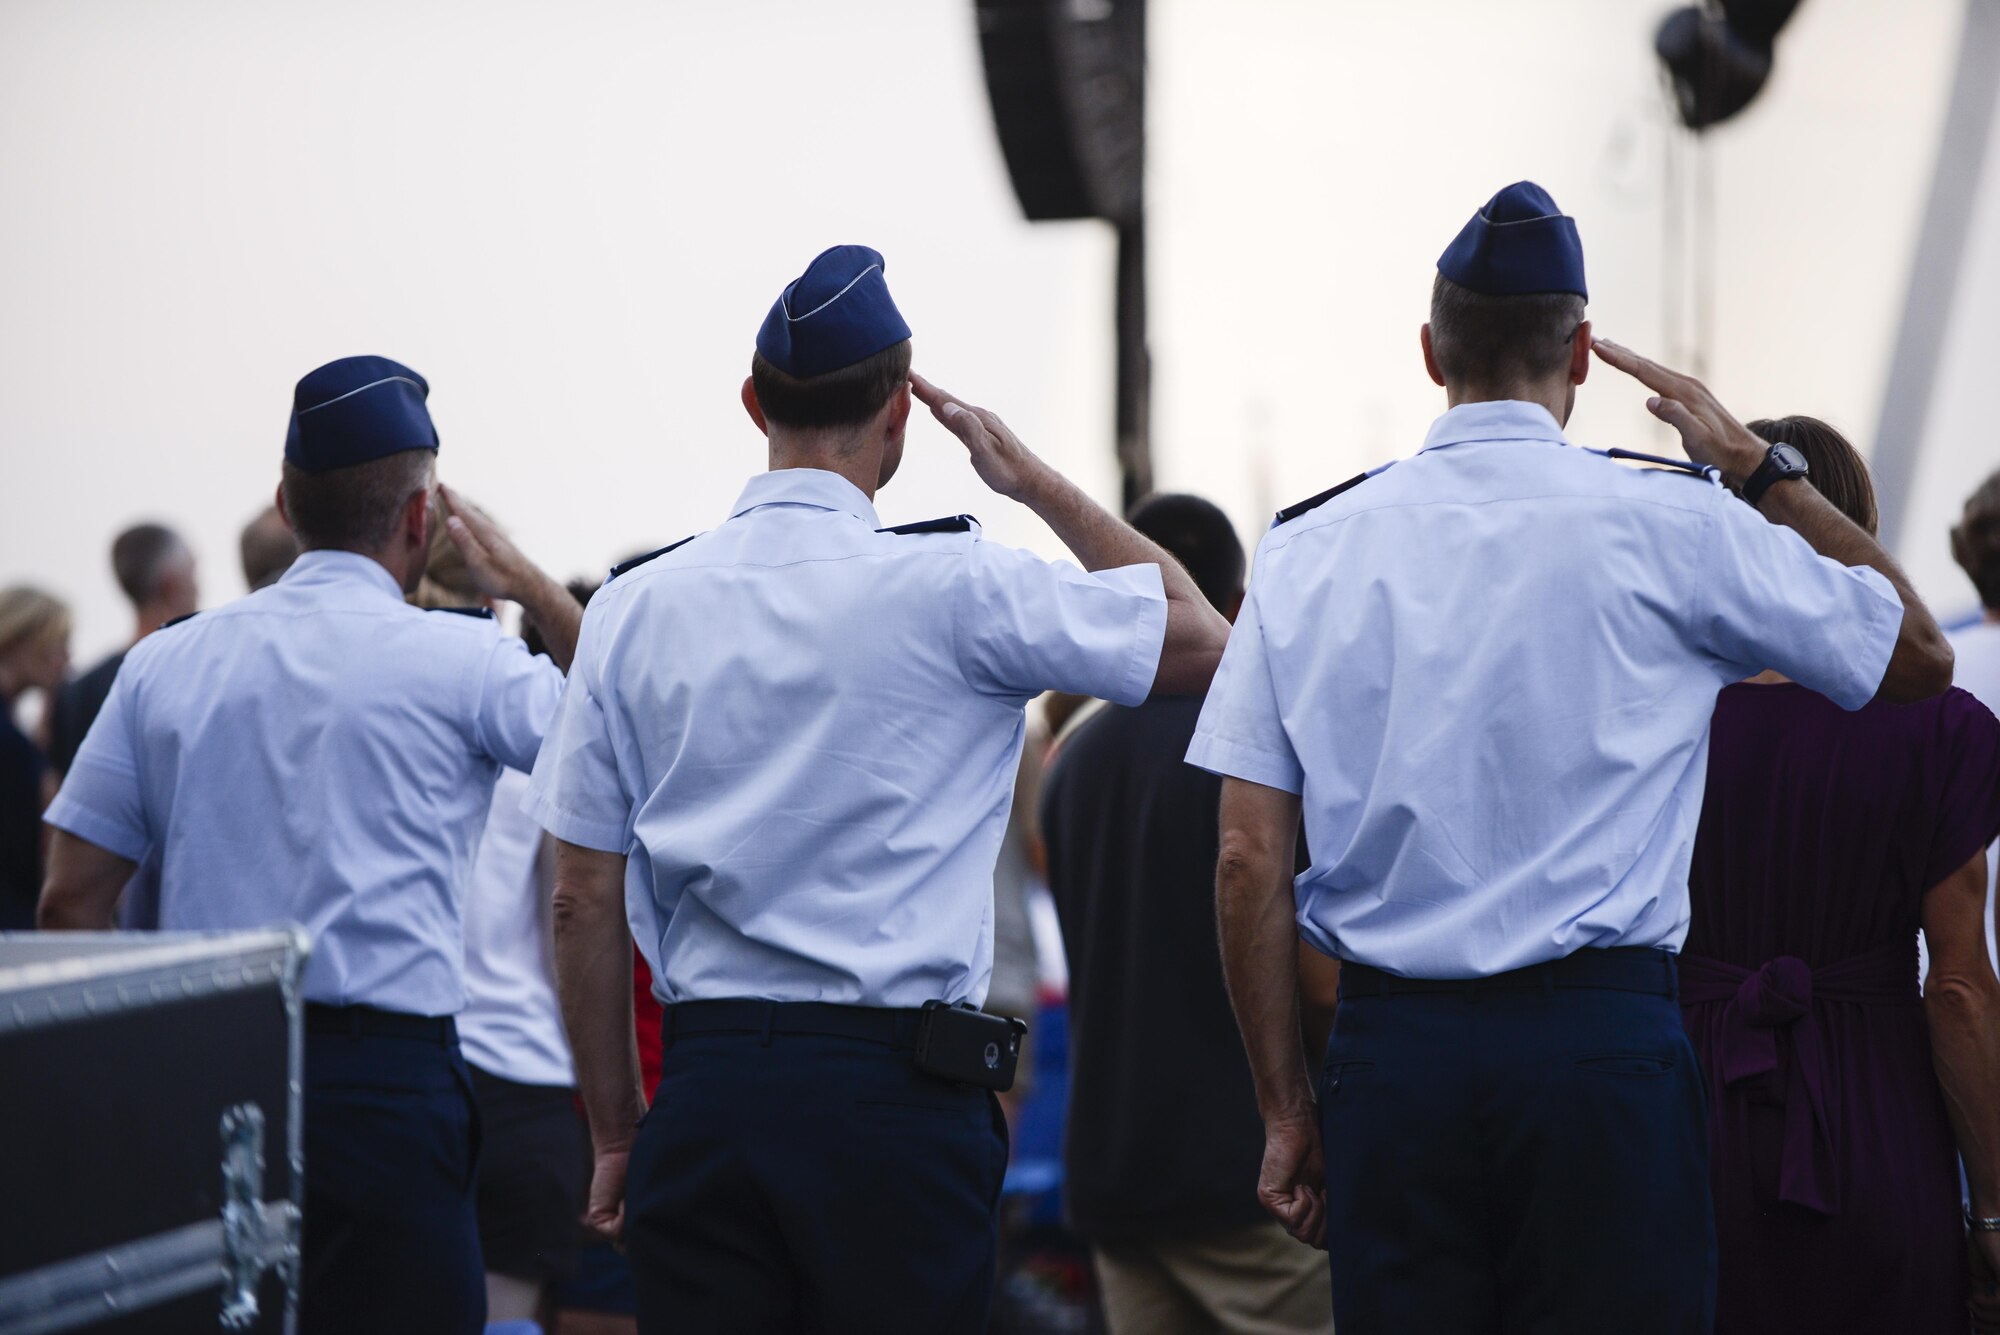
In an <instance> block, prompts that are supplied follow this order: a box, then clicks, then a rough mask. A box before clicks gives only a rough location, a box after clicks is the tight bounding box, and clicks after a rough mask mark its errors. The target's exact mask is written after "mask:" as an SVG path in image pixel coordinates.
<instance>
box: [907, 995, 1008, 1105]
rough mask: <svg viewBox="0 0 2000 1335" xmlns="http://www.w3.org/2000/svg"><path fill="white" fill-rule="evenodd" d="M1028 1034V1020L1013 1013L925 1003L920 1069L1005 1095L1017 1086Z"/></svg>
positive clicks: (921, 1020)
mask: <svg viewBox="0 0 2000 1335" xmlns="http://www.w3.org/2000/svg"><path fill="white" fill-rule="evenodd" d="M1027 1033H1028V1025H1027V1022H1026V1021H1024V1020H1016V1019H1014V1018H1013V1017H1012V1016H1007V1015H988V1014H987V1013H986V1012H984V1011H976V1010H973V1009H972V1008H971V1007H970V1006H964V1005H958V1006H953V1005H947V1004H946V1003H944V1002H942V1001H926V1002H925V1003H924V1013H923V1015H922V1016H920V1017H919V1018H918V1020H917V1051H916V1061H917V1069H918V1070H919V1071H922V1072H923V1073H924V1074H925V1075H934V1076H936V1077H938V1078H939V1079H940V1080H956V1081H958V1082H959V1083H960V1084H966V1085H977V1086H978V1087H979V1088H981V1089H990V1090H993V1091H995V1092H996V1093H1003V1094H1004V1093H1005V1092H1006V1091H1008V1090H1010V1089H1012V1088H1013V1087H1014V1069H1015V1067H1016V1066H1017V1065H1019V1063H1020V1060H1021V1040H1022V1039H1023V1038H1024V1037H1026V1036H1027Z"/></svg>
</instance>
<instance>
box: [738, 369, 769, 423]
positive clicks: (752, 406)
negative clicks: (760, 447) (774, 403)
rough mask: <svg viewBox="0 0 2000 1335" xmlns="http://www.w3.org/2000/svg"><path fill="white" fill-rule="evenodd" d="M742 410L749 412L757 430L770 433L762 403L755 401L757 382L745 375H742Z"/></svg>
mask: <svg viewBox="0 0 2000 1335" xmlns="http://www.w3.org/2000/svg"><path fill="white" fill-rule="evenodd" d="M743 411H744V412H746V413H749V414H750V420H751V421H753V422H755V423H756V424H757V429H758V430H759V431H761V432H763V433H764V434H765V435H767V436H768V435H770V434H771V424H770V423H769V422H766V421H765V420H764V405H763V404H761V403H759V402H757V384H756V382H755V381H754V380H752V379H751V378H750V377H749V376H747V375H746V376H744V377H743Z"/></svg>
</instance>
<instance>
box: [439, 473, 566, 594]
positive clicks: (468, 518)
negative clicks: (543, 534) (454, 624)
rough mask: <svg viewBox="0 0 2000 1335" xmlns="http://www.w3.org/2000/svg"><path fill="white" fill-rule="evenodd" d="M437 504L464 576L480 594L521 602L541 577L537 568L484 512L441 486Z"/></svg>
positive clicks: (440, 484)
mask: <svg viewBox="0 0 2000 1335" xmlns="http://www.w3.org/2000/svg"><path fill="white" fill-rule="evenodd" d="M438 505H439V508H440V509H442V510H443V511H444V527H445V532H447V533H449V534H450V535H451V540H452V542H453V544H454V545H456V546H457V548H458V550H459V552H460V553H461V554H463V555H464V557H465V569H466V573H468V574H470V575H471V576H472V582H473V583H474V584H476V585H478V586H479V591H480V592H481V593H483V594H485V595H486V596H487V597H488V598H506V599H510V600H513V601H515V602H519V601H521V598H522V594H523V593H524V591H525V590H526V589H527V588H528V586H529V584H530V583H531V582H532V581H533V580H534V579H535V578H537V577H539V576H540V575H541V570H540V568H539V567H537V566H536V565H535V564H534V563H533V562H532V561H530V560H528V558H527V557H525V556H523V555H521V549H520V548H518V547H516V546H515V545H514V544H513V543H512V542H510V541H508V539H507V535H506V534H504V533H502V532H501V531H500V527H499V525H497V524H495V523H494V522H493V521H492V520H491V519H490V518H488V517H487V515H486V513H485V512H484V511H483V510H481V509H480V508H479V507H478V506H476V505H472V504H469V503H468V502H467V501H465V500H464V499H463V498H462V497H460V496H459V494H458V493H457V492H455V491H453V490H452V489H451V488H450V487H447V486H445V485H444V484H443V483H439V484H438Z"/></svg>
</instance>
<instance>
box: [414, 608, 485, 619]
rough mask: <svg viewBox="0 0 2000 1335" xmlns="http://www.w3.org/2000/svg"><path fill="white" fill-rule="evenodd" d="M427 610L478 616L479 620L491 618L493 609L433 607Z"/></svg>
mask: <svg viewBox="0 0 2000 1335" xmlns="http://www.w3.org/2000/svg"><path fill="white" fill-rule="evenodd" d="M429 610H430V611H433V612H450V613H453V614H454V615H456V616H462V617H478V618H479V619H480V620H481V621H491V620H493V609H492V608H490V607H433V608H430V609H429Z"/></svg>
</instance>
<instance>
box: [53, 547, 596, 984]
mask: <svg viewBox="0 0 2000 1335" xmlns="http://www.w3.org/2000/svg"><path fill="white" fill-rule="evenodd" d="M561 686H562V674H561V673H560V672H558V671H557V670H556V668H555V666H554V664H552V663H551V662H550V661H549V660H548V659H546V658H537V657H531V656H530V655H529V654H528V652H527V649H526V648H525V647H524V646H523V644H522V642H521V641H520V640H519V639H517V638H515V637H513V636H510V635H506V634H504V633H503V632H502V631H501V629H500V628H499V627H498V626H497V625H495V624H494V623H493V622H492V621H491V620H489V619H486V618H482V617H470V616H458V615H454V614H452V613H449V612H425V611H421V610H419V609H417V608H414V607H411V606H409V605H408V604H407V603H405V602H404V601H403V594H402V590H401V589H399V588H398V587H397V586H396V581H395V579H394V578H393V577H392V576H391V575H390V574H389V572H388V571H387V570H385V569H384V568H383V567H382V566H381V565H380V564H378V563H377V562H375V561H373V560H371V559H370V558H368V557H365V556H360V555H357V554H355V553H353V552H339V551H314V552H307V553H305V554H304V555H303V556H301V557H299V559H298V560H297V561H296V562H295V563H294V564H293V565H292V567H291V568H290V569H289V570H287V571H286V572H285V575H284V577H283V578H282V579H280V580H279V581H278V582H277V583H276V584H274V585H272V586H270V587H269V588H266V589H260V590H259V591H257V592H256V593H253V594H251V595H250V596H249V597H247V598H243V599H240V600H238V601H237V602H234V603H230V604H228V605H227V606H224V607H220V608H217V609H215V610H213V611H209V612H204V613H202V614H201V615H200V616H197V617H195V618H194V619H192V620H190V621H186V622H183V623H181V624H179V625H175V626H170V627H168V628H166V629H164V630H160V631H156V632H154V633H153V634H151V635H149V636H147V637H146V638H145V639H144V640H141V641H140V642H139V644H138V645H136V646H135V647H134V648H133V650H132V652H131V653H130V654H128V655H126V658H125V662H124V663H123V664H122V665H121V666H120V667H119V669H118V679H117V681H116V682H115V683H114V684H113V686H112V689H111V695H110V698H109V699H108V700H106V702H105V706H104V710H103V712H102V713H100V714H99V715H98V718H97V721H96V722H95V723H94V724H93V725H92V726H91V730H90V734H89V736H88V737H86V738H85V739H84V743H83V746H82V748H81V749H80V750H79V751H78V752H77V757H76V763H75V764H74V765H73V766H72V767H71V769H70V771H69V773H68V775H67V776H66V777H65V779H64V781H63V786H62V791H61V792H60V793H58V794H57V795H56V800H55V802H54V803H53V804H52V805H51V806H50V807H49V810H48V814H47V817H46V819H47V820H48V822H49V823H50V824H51V825H54V826H56V827H58V828H60V829H63V830H67V831H69V832H70V833H71V834H73V835H76V836H77V837H78V838H80V839H86V840H88V841H89V842H91V843H93V844H96V845H98V846H99V847H101V848H104V849H107V850H109V851H110V852H112V853H116V854H117V855H119V856H120V857H125V858H130V859H132V860H133V861H141V860H143V859H145V858H146V856H147V854H148V852H149V851H157V853H158V855H159V863H160V871H159V877H160V888H159V898H160V904H159V925H160V926H161V927H162V928H165V929H169V930H204V931H206V930H225V929H240V928H250V927H260V926H267V925H270V924H273V923H278V922H285V921H292V922H297V923H299V924H301V925H303V926H304V927H305V928H306V929H307V931H308V932H309V933H310V934H311V936H312V942H313V948H312V954H311V956H310V958H309V959H308V961H307V964H306V973H305V980H304V993H305V996H306V999H307V1000H309V1001H317V1002H323V1003H326V1004H329V1005H351V1004H363V1005H369V1006H376V1007H380V1008H382V1009H384V1010H394V1011H403V1012H407V1013H411V1014H419V1015H446V1014H452V1013H454V1012H456V1011H458V1010H459V1009H460V1008H461V1007H462V1006H463V1005H464V1004H465V980H464V952H465V943H464V935H463V928H462V917H461V913H462V909H463V904H464V894H465V888H466V884H467V878H468V876H469V873H470V868H471V864H472V856H473V851H474V848H475V846H476V845H477V843H478V841H479V835H480V832H481V830H482V829H483V828H484V827H485V822H486V812H487V810H488V808H489V806H490V805H491V802H492V796H493V785H494V781H495V779H496V778H497V777H498V775H499V772H500V767H501V766H503V765H506V766H511V767H513V768H516V769H521V770H526V769H528V768H530V767H531V766H533V764H534V762H535V755H536V753H537V751H538V750H539V748H540V745H541V738H542V733H543V731H544V729H545V728H546V727H547V726H548V721H549V718H550V716H551V715H552V714H553V713H554V710H555V704H556V698H557V695H558V693H559V692H560V690H561Z"/></svg>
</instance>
